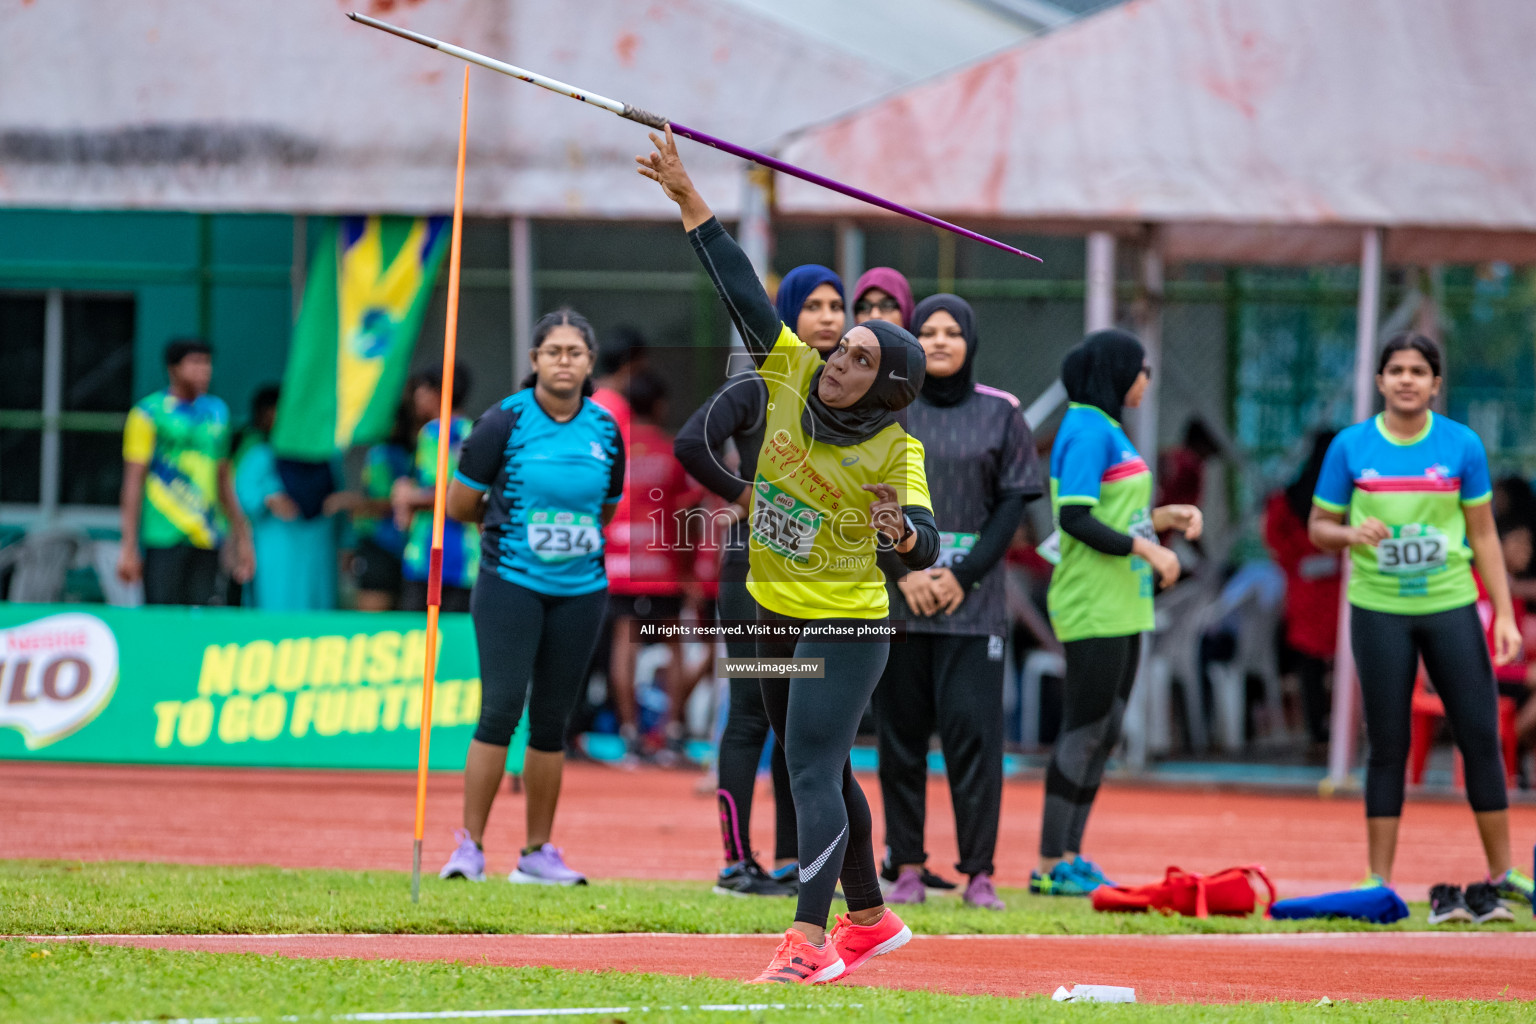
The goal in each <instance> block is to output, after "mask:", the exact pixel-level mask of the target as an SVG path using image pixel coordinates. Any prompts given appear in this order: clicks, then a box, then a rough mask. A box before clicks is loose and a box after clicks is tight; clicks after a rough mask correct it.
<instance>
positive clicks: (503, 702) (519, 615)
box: [469, 571, 608, 753]
mask: <svg viewBox="0 0 1536 1024" xmlns="http://www.w3.org/2000/svg"><path fill="white" fill-rule="evenodd" d="M607 604H608V591H607V590H599V591H596V592H595V593H591V594H581V595H578V596H576V597H552V596H550V595H549V594H540V593H539V592H537V591H534V590H529V589H528V588H527V587H520V586H518V585H517V584H516V583H509V582H507V581H506V580H504V579H502V578H501V577H500V576H498V575H496V573H495V572H494V571H487V572H482V573H480V575H479V576H478V577H476V579H475V590H474V594H473V596H472V597H471V598H470V602H469V611H470V615H471V616H473V618H474V622H475V641H476V644H477V646H478V647H479V649H480V724H479V726H478V727H476V729H475V739H477V740H479V741H480V742H481V743H489V744H491V745H492V746H497V747H505V746H507V745H508V744H510V743H511V742H512V732H513V730H514V729H516V728H517V720H518V719H519V718H521V717H522V715H523V701H524V700H527V701H528V727H529V728H528V746H529V748H531V749H533V750H541V751H545V752H547V753H557V752H559V751H561V750H563V749H564V743H563V740H564V737H565V724H566V722H567V720H569V719H570V717H571V712H572V711H574V710H575V708H576V701H577V698H579V697H580V696H581V692H582V689H583V687H585V686H586V684H587V667H588V665H589V664H590V662H591V660H592V646H593V645H594V644H595V643H596V642H597V631H598V628H599V627H601V626H602V623H603V610H604V608H605V607H606V606H607ZM530 681H531V682H532V688H533V695H532V697H531V698H530V697H529V693H528V690H529V684H530Z"/></svg>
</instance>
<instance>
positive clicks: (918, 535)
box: [635, 129, 939, 984]
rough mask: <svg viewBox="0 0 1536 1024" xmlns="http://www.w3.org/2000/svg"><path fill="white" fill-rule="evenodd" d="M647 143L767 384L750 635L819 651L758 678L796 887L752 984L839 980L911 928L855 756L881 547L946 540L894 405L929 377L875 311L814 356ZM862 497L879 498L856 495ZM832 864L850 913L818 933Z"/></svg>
mask: <svg viewBox="0 0 1536 1024" xmlns="http://www.w3.org/2000/svg"><path fill="white" fill-rule="evenodd" d="M651 141H652V143H653V144H654V145H655V147H656V151H655V152H654V153H651V154H649V155H647V156H641V157H636V158H635V159H636V160H637V161H638V163H639V164H640V168H639V170H640V173H641V174H643V175H645V176H646V177H647V178H650V179H651V180H653V181H655V182H657V183H659V184H660V185H661V187H662V189H663V191H665V192H666V194H667V198H669V199H671V200H672V201H673V202H675V203H677V205H678V207H679V209H680V210H681V212H682V218H683V227H684V228H685V229H686V230H687V231H688V239H689V241H690V242H692V243H693V247H694V250H695V252H697V253H698V256H699V260H700V262H702V263H703V264H704V269H705V271H706V272H707V273H708V274H709V276H710V278H711V280H712V281H713V282H714V285H715V288H716V290H717V291H718V292H719V293H720V297H721V299H722V300H724V302H725V305H726V309H727V310H728V311H729V312H730V315H731V319H732V321H733V322H734V323H735V325H736V328H737V330H738V331H740V332H741V336H742V339H743V340H744V341H745V342H746V345H747V349H748V351H750V352H751V354H752V359H753V362H754V363H755V364H756V366H757V372H758V373H759V374H760V375H761V376H762V378H763V382H764V384H765V385H766V386H767V389H768V405H767V409H768V421H767V425H766V428H765V437H764V440H763V447H762V450H761V451H760V452H759V453H758V460H757V473H756V477H755V479H754V480H753V482H752V487H751V490H750V491H749V494H750V495H751V497H752V518H751V538H750V541H749V543H750V555H749V559H750V575H749V578H748V581H747V589H748V591H749V592H750V593H751V594H752V597H753V599H754V600H755V601H756V603H757V605H758V608H757V617H758V621H759V624H761V625H764V626H767V627H769V628H771V629H772V630H774V636H773V637H772V638H770V639H768V640H766V641H765V640H764V639H762V637H761V636H760V637H759V640H758V647H757V653H758V657H759V658H786V659H787V658H790V657H793V658H794V659H796V660H797V661H799V660H801V659H816V660H818V661H819V662H820V666H819V667H820V668H821V670H822V671H821V672H816V673H815V675H814V676H813V675H811V674H810V673H806V674H803V675H797V676H791V677H790V678H783V679H781V678H766V679H764V681H763V684H762V691H763V703H764V705H765V707H766V708H767V711H768V718H769V720H770V721H771V722H772V723H773V729H774V732H775V733H776V734H777V736H778V737H779V742H781V743H782V744H783V745H784V756H785V760H786V762H787V763H788V765H789V778H790V791H791V793H792V794H793V796H794V802H795V815H796V818H797V819H798V821H799V828H800V841H799V847H800V849H799V854H800V895H799V906H798V907H797V909H796V912H795V921H794V924H793V926H792V927H790V928H789V929H788V930H787V931H786V932H785V933H784V941H783V942H782V943H780V944H779V948H778V950H777V951H776V952H775V954H774V956H773V960H772V961H771V962H770V963H769V965H768V967H767V969H766V970H764V971H763V973H762V974H761V975H759V976H758V977H757V979H756V980H757V981H761V982H785V983H790V984H816V983H820V982H826V981H832V980H834V979H836V978H839V977H841V976H843V975H844V974H847V973H848V972H849V971H851V970H853V969H855V968H857V967H858V966H859V965H860V964H862V963H864V962H865V961H866V960H868V959H869V958H870V957H872V956H877V955H879V954H881V953H888V952H890V951H891V950H893V949H896V948H898V947H900V946H902V945H904V944H905V943H906V942H907V941H908V940H909V939H910V938H911V935H912V933H911V931H910V930H909V929H908V928H907V927H906V925H904V924H902V922H901V920H900V918H898V917H897V916H896V915H895V913H893V912H892V911H890V910H888V909H887V908H886V907H885V906H884V903H883V901H882V899H881V896H880V882H879V876H878V874H877V868H876V865H875V851H874V845H873V841H872V836H871V822H870V814H869V804H868V803H867V802H866V801H865V799H864V792H863V790H861V789H860V788H859V784H858V783H857V782H856V781H854V778H853V770H852V766H851V765H850V764H849V760H848V753H849V750H850V749H851V748H852V746H853V738H854V734H855V733H856V732H857V730H858V725H859V718H860V716H861V715H862V714H863V712H864V708H865V706H866V705H867V704H868V703H869V698H870V694H871V693H872V692H873V691H874V688H875V684H876V683H877V682H878V681H879V679H880V673H881V670H882V669H883V668H884V667H885V661H886V656H887V654H888V653H889V648H890V641H889V639H888V625H887V623H888V619H887V610H888V606H889V601H888V599H887V596H886V591H885V582H884V576H883V575H882V574H881V572H880V570H879V568H878V567H877V566H876V564H875V553H876V550H877V546H878V545H880V544H884V545H885V546H889V547H893V548H894V550H895V551H896V552H897V554H898V555H900V556H901V558H902V560H903V562H904V563H905V564H906V565H907V566H908V568H912V569H923V568H926V567H927V566H929V565H932V564H933V561H934V559H935V558H936V557H937V556H938V551H939V533H938V529H937V527H936V526H935V525H934V522H933V512H932V509H931V504H930V502H929V498H928V482H927V478H926V476H925V475H924V472H923V446H922V445H921V444H919V443H918V442H917V441H916V440H915V439H913V438H912V437H910V436H909V435H908V434H907V432H906V431H905V430H903V429H902V428H901V425H900V424H899V423H897V422H896V418H895V413H896V412H897V411H898V410H900V409H903V408H905V407H906V406H907V405H908V404H909V403H910V402H911V401H912V400H913V399H914V398H915V397H916V396H917V393H918V390H919V389H920V388H921V387H922V384H923V371H924V365H925V363H924V357H923V349H922V346H920V345H919V344H918V343H917V340H916V339H915V338H913V337H912V335H910V334H908V333H907V332H906V331H905V330H903V329H902V328H900V327H897V326H896V325H894V324H889V323H885V322H883V321H877V320H872V321H867V322H865V323H862V324H860V325H858V326H857V327H854V328H853V329H852V330H850V331H848V332H847V333H846V334H844V335H843V336H842V339H841V340H840V341H839V342H838V345H837V348H836V349H835V350H833V352H832V354H831V355H830V356H829V357H828V358H827V359H826V361H825V362H823V361H822V358H821V355H820V354H819V353H817V352H816V351H814V350H813V349H811V348H810V347H809V346H807V345H805V344H804V343H803V342H802V341H801V340H800V339H799V338H797V337H796V336H795V333H794V332H793V331H791V330H790V329H789V328H788V327H787V326H786V325H785V324H784V322H783V320H782V319H780V317H779V315H778V313H777V311H776V310H775V309H774V307H773V304H772V303H771V302H769V301H768V294H767V293H766V292H765V291H764V290H763V286H762V283H761V282H760V281H758V279H757V275H756V273H754V272H753V270H752V265H751V263H749V262H748V261H747V258H746V255H745V254H744V253H743V252H742V251H741V248H740V247H739V246H737V245H736V243H735V241H733V240H732V239H731V237H730V236H729V235H728V234H726V233H725V229H724V228H722V227H721V226H720V222H719V221H718V220H716V219H715V216H714V214H713V213H711V212H710V209H709V206H708V204H706V203H705V202H704V199H703V197H701V196H700V195H699V193H698V192H697V191H696V190H695V189H694V187H693V182H692V181H690V180H689V178H688V173H687V171H685V170H684V169H683V163H682V160H681V159H679V157H678V155H677V146H676V144H675V142H674V141H673V138H672V133H671V130H670V129H669V130H668V131H667V134H666V138H665V139H663V138H661V137H660V136H658V135H656V134H655V133H652V135H651ZM861 492H868V493H869V494H872V495H873V496H874V500H873V501H872V502H869V503H868V504H865V502H866V500H867V497H866V495H865V494H864V493H861ZM877 538H878V540H877ZM843 638H848V639H847V640H844V639H843ZM840 641H842V642H840ZM786 667H788V666H786ZM811 671H812V672H815V670H814V669H812V670H811ZM839 877H841V879H842V883H843V892H844V894H845V895H846V897H847V900H848V910H849V913H848V914H847V915H844V916H839V917H838V919H837V927H836V928H834V929H833V931H832V935H831V937H830V941H828V937H827V935H826V934H825V928H826V921H827V913H828V911H829V910H830V909H831V906H832V894H833V890H834V889H835V888H836V885H837V881H838V878H839Z"/></svg>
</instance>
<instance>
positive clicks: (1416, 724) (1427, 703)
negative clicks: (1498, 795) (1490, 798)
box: [1408, 672, 1520, 787]
mask: <svg viewBox="0 0 1536 1024" xmlns="http://www.w3.org/2000/svg"><path fill="white" fill-rule="evenodd" d="M1515 710H1516V709H1515V701H1514V698H1512V697H1503V696H1501V697H1500V698H1499V746H1500V747H1501V748H1502V750H1503V753H1504V781H1505V783H1506V784H1509V785H1513V784H1514V781H1515V775H1516V772H1517V766H1518V758H1519V756H1520V753H1519V751H1520V741H1519V739H1518V738H1517V737H1516V736H1515ZM1412 713H1413V722H1412V725H1411V727H1410V730H1409V733H1408V783H1409V785H1413V786H1417V785H1420V784H1422V783H1423V781H1424V765H1425V764H1426V763H1427V762H1428V761H1429V750H1430V748H1431V747H1432V746H1434V743H1435V734H1436V733H1437V732H1438V731H1439V728H1440V720H1441V719H1442V718H1444V717H1445V702H1444V701H1442V700H1441V699H1440V698H1439V697H1437V696H1436V695H1435V694H1433V693H1430V692H1429V689H1428V688H1427V687H1426V685H1425V679H1424V673H1423V672H1420V673H1419V676H1418V678H1417V679H1416V680H1414V684H1413V712H1412ZM1454 754H1455V767H1454V769H1453V770H1454V773H1455V774H1454V779H1455V785H1456V786H1458V787H1461V786H1464V785H1465V781H1466V780H1465V771H1464V769H1463V768H1462V764H1461V751H1460V750H1459V749H1458V750H1455V751H1454Z"/></svg>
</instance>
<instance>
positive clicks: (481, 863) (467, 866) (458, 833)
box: [437, 828, 485, 882]
mask: <svg viewBox="0 0 1536 1024" xmlns="http://www.w3.org/2000/svg"><path fill="white" fill-rule="evenodd" d="M453 838H455V839H457V840H458V841H459V848H458V849H456V850H454V851H453V856H452V857H449V858H448V863H447V864H444V865H443V870H441V871H439V872H438V873H437V877H439V878H467V879H469V880H470V881H471V882H483V881H485V851H484V850H482V849H480V847H478V846H476V845H475V841H474V840H473V839H471V838H469V830H468V829H463V828H460V829H454V832H453Z"/></svg>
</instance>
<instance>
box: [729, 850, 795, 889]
mask: <svg viewBox="0 0 1536 1024" xmlns="http://www.w3.org/2000/svg"><path fill="white" fill-rule="evenodd" d="M714 891H715V892H717V893H719V894H720V895H721V896H794V895H796V894H798V893H799V891H800V888H799V886H791V885H785V884H784V883H783V882H778V881H775V880H774V879H772V878H770V877H768V872H766V871H764V870H763V869H762V868H761V867H759V866H758V864H757V861H755V860H752V859H751V858H750V857H749V858H748V859H746V860H739V861H737V862H736V863H735V864H732V865H731V866H730V867H728V868H726V869H725V870H724V871H722V872H720V876H719V877H718V878H716V879H715V890H714Z"/></svg>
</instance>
